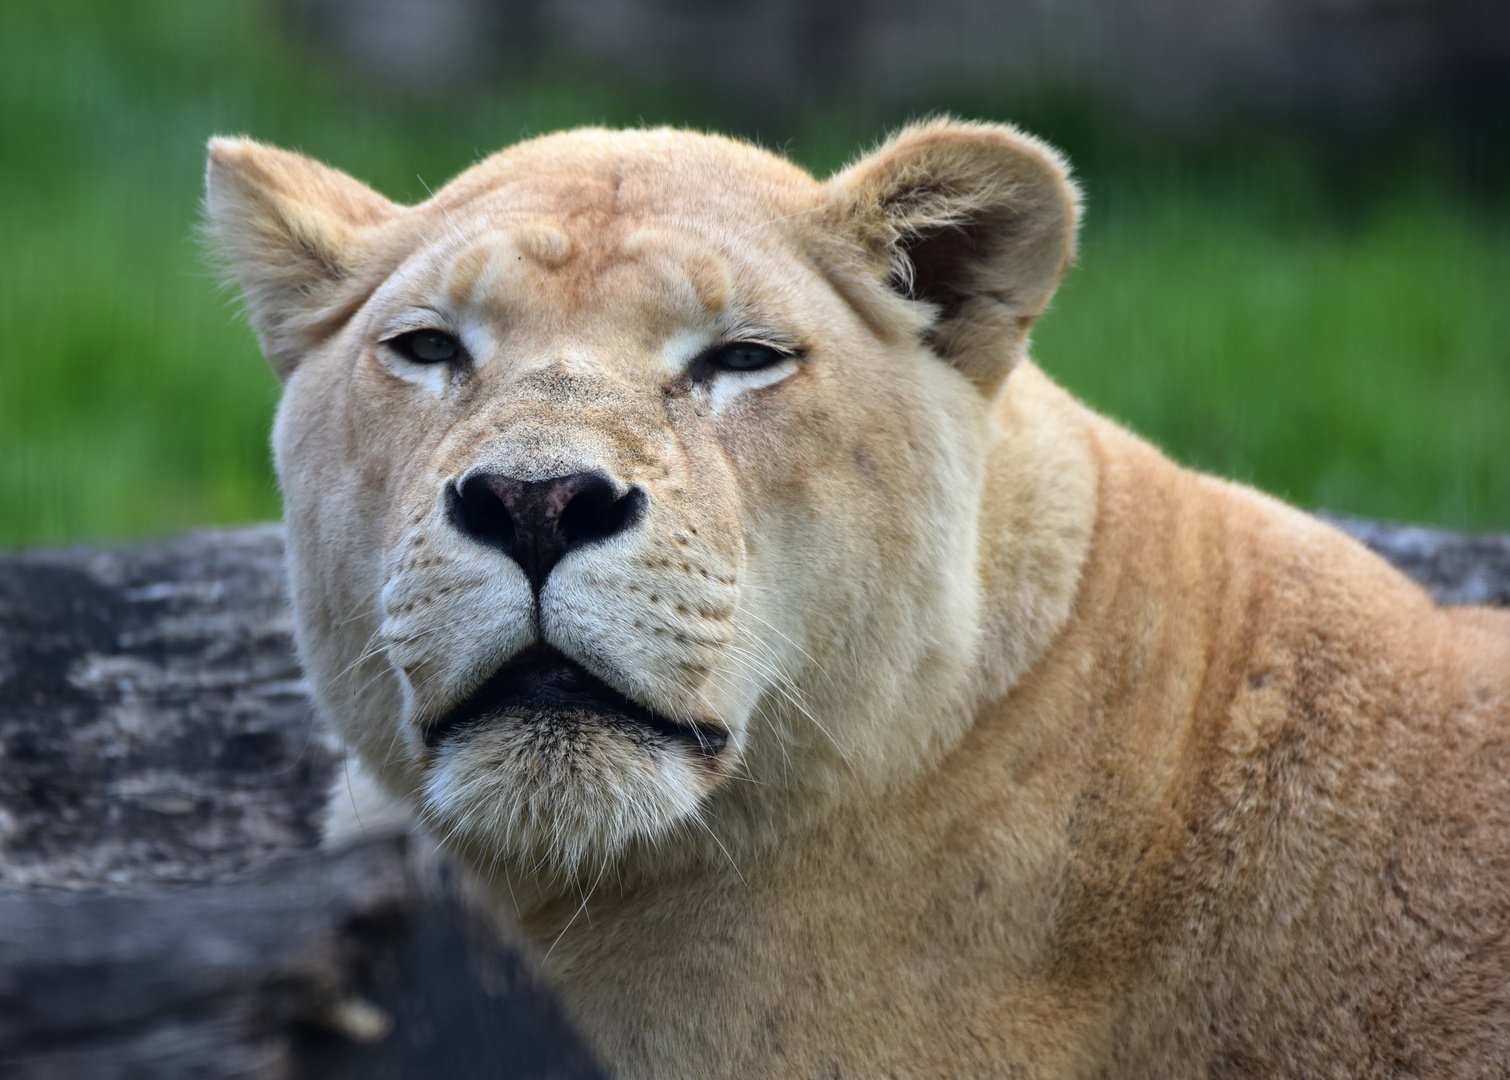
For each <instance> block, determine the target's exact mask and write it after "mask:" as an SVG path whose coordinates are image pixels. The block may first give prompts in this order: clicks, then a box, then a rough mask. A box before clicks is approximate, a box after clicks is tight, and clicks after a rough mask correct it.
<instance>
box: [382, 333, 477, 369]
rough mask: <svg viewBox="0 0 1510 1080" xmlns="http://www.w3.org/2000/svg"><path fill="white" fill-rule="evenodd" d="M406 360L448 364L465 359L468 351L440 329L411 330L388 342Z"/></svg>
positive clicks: (417, 362)
mask: <svg viewBox="0 0 1510 1080" xmlns="http://www.w3.org/2000/svg"><path fill="white" fill-rule="evenodd" d="M388 345H389V347H390V348H392V349H393V351H394V352H396V353H398V354H399V355H400V356H402V357H403V358H404V359H405V360H410V361H413V362H414V363H416V364H448V363H454V362H456V361H460V360H465V359H466V355H467V354H466V352H465V350H463V349H462V347H461V342H459V341H457V340H456V339H455V338H454V337H452V336H451V335H450V334H446V333H442V332H441V331H439V330H411V331H410V332H409V333H407V334H400V335H399V336H398V337H396V338H393V339H391V340H390V341H389V342H388Z"/></svg>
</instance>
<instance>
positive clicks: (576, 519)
mask: <svg viewBox="0 0 1510 1080" xmlns="http://www.w3.org/2000/svg"><path fill="white" fill-rule="evenodd" d="M446 507H447V511H448V513H449V515H450V518H451V524H452V525H454V526H455V527H456V529H457V531H458V532H460V533H461V534H462V535H464V536H466V537H469V538H470V539H472V540H475V541H477V542H478V543H481V544H486V545H487V546H489V547H493V548H497V549H498V550H500V551H502V552H503V553H504V554H506V555H508V556H509V557H510V558H512V559H513V560H514V561H515V562H516V563H518V564H519V566H520V568H521V569H523V570H524V572H525V575H526V576H527V577H528V578H529V580H530V583H531V584H532V585H534V587H535V589H536V590H539V589H540V588H541V587H542V586H543V585H544V584H545V579H546V577H547V575H549V574H550V572H551V569H552V568H553V567H554V566H555V565H556V563H558V562H560V561H561V558H562V557H563V556H564V555H565V554H566V553H567V552H568V551H571V550H572V549H573V548H577V547H581V546H582V545H584V544H589V543H592V542H593V541H595V540H606V539H607V538H608V537H610V536H613V535H614V534H615V533H618V532H620V531H621V530H623V529H627V528H628V527H629V526H630V525H632V524H634V522H635V521H636V520H638V518H639V517H640V515H641V513H642V512H643V511H644V508H645V493H644V490H643V489H641V488H630V489H629V490H628V491H627V492H625V494H624V495H622V496H620V495H619V494H618V493H617V490H616V489H615V487H614V483H613V481H612V480H610V479H609V478H608V477H606V476H604V475H603V474H602V473H595V472H582V473H572V474H571V475H569V476H555V477H551V478H549V479H546V480H519V479H517V478H515V477H512V476H501V475H499V474H497V473H479V474H477V475H475V476H471V477H468V478H467V479H466V480H463V481H462V482H461V483H459V484H453V485H452V486H451V487H449V488H447V489H446Z"/></svg>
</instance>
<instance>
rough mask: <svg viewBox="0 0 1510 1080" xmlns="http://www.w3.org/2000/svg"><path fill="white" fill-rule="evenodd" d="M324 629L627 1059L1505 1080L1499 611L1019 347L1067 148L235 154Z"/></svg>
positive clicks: (440, 803) (414, 797)
mask: <svg viewBox="0 0 1510 1080" xmlns="http://www.w3.org/2000/svg"><path fill="white" fill-rule="evenodd" d="M208 211H209V217H210V222H211V228H212V230H213V232H214V234H215V236H216V237H217V238H218V241H219V244H220V245H221V247H222V249H223V251H224V252H225V254H226V256H227V257H228V260H229V263H230V266H231V268H232V270H233V272H234V275H235V277H236V280H237V281H238V282H239V283H240V286H241V289H242V292H243V293H244V295H245V297H246V301H247V305H248V308H249V310H250V314H251V319H252V322H253V324H254V325H255V327H256V330H257V333H258V334H259V336H260V339H261V342H262V345H263V348H264V350H265V351H266V354H267V356H268V358H269V360H270V361H271V362H272V364H273V365H274V366H275V368H276V369H277V371H278V373H279V375H280V376H281V377H282V378H283V379H284V380H285V382H286V392H285V393H284V396H283V402H282V406H281V408H280V411H279V413H278V419H277V424H276V430H275V434H274V443H275V447H276V456H277V466H278V472H279V476H280V477H281V480H282V484H283V491H284V495H285V499H286V505H287V517H288V545H289V561H290V571H291V575H292V583H293V596H294V604H295V610H296V612H297V623H298V638H299V643H300V648H301V650H302V653H303V657H304V660H305V663H306V665H307V667H308V670H309V673H310V675H311V677H312V679H313V683H314V687H315V693H316V696H317V698H318V703H319V706H320V708H321V710H322V711H323V713H324V714H325V715H326V716H327V717H329V718H330V720H331V721H332V722H333V723H334V724H335V725H336V727H337V728H338V729H339V731H340V732H341V734H342V736H343V737H344V738H345V740H346V742H347V745H348V746H349V747H350V749H351V752H352V754H353V757H354V765H353V769H354V773H355V775H354V776H353V777H352V779H351V781H350V784H349V786H348V783H347V782H346V781H344V780H343V781H341V782H339V783H338V784H337V787H336V792H335V795H336V798H335V804H334V817H333V821H332V826H331V834H332V837H333V838H337V839H338V838H340V837H341V836H343V835H349V834H351V833H355V832H357V831H359V830H362V829H371V828H373V827H375V823H376V822H377V821H378V819H379V818H382V817H391V814H392V808H394V807H401V808H408V810H409V811H410V812H412V813H414V814H416V815H417V816H418V818H419V819H421V820H422V821H423V822H424V823H425V826H426V827H427V829H428V831H429V833H430V834H431V835H434V836H435V837H438V838H439V840H440V842H441V843H443V844H444V846H445V847H446V848H448V849H449V850H450V851H452V852H453V853H455V854H456V855H457V856H459V857H460V858H462V859H463V860H464V861H466V862H467V863H469V864H471V865H472V866H474V867H475V868H476V869H477V870H478V871H479V873H480V875H481V877H482V878H484V879H485V880H486V881H487V882H489V883H491V889H492V890H493V893H494V894H495V895H496V896H497V902H498V904H499V906H500V908H501V909H502V910H505V911H507V912H509V913H511V914H512V915H514V916H517V918H518V919H519V920H520V921H521V922H522V923H523V925H524V926H525V927H526V928H527V929H528V930H529V931H530V932H531V933H532V934H533V935H534V937H535V938H536V939H537V940H538V941H539V942H540V943H541V945H542V947H543V949H545V950H549V952H548V959H547V965H548V970H549V972H550V974H551V976H552V977H553V978H554V981H555V983H556V985H557V986H558V987H559V989H560V992H561V994H562V996H563V997H564V999H565V1001H566V1003H567V1005H568V1007H569V1008H570V1010H571V1011H572V1012H573V1014H574V1015H575V1017H576V1019H577V1020H578V1021H579V1022H580V1024H581V1025H582V1027H583V1028H584V1030H585V1031H586V1032H587V1033H588V1034H589V1036H590V1037H591V1038H592V1039H593V1040H594V1041H595V1043H596V1046H597V1047H598V1049H599V1051H600V1053H601V1054H602V1056H603V1057H604V1059H605V1060H606V1062H607V1063H608V1064H609V1065H610V1066H611V1067H612V1068H613V1069H614V1070H615V1071H616V1072H617V1073H618V1074H619V1075H620V1076H624V1077H662V1078H664V1077H698V1078H705V1077H753V1076H774V1077H791V1076H812V1077H838V1076H845V1077H882V1076H889V1077H919V1078H923V1077H953V1076H961V1077H963V1076H979V1077H987V1076H991V1077H1001V1076H1021V1077H1029V1076H1031V1077H1071V1076H1075V1077H1111V1076H1117V1077H1134V1076H1136V1077H1174V1076H1203V1077H1204V1076H1222V1077H1239V1076H1254V1077H1260V1076H1264V1077H1267V1076H1281V1075H1283V1076H1339V1077H1340V1076H1348V1077H1355V1076H1454V1077H1462V1076H1504V1075H1506V1073H1507V1071H1510V938H1507V932H1510V893H1507V889H1510V614H1506V613H1503V612H1495V611H1489V610H1441V609H1438V608H1436V607H1434V606H1433V604H1432V603H1431V602H1430V600H1429V599H1428V598H1427V597H1426V596H1425V595H1424V594H1423V593H1422V592H1421V590H1420V589H1418V588H1416V587H1415V586H1414V585H1412V584H1411V583H1410V582H1408V581H1407V580H1405V579H1404V578H1403V577H1401V576H1400V575H1399V574H1397V573H1395V572H1394V571H1393V570H1391V569H1390V568H1389V567H1388V566H1386V565H1385V564H1384V563H1383V562H1381V561H1380V560H1379V559H1377V558H1375V557H1374V556H1373V555H1371V554H1370V553H1369V552H1367V551H1366V550H1364V549H1363V548H1362V547H1360V546H1359V545H1357V544H1355V543H1353V542H1352V541H1350V540H1348V539H1347V538H1345V537H1344V536H1342V535H1341V534H1339V533H1338V532H1336V531H1334V530H1332V529H1331V528H1328V527H1327V526H1325V525H1322V524H1320V523H1318V522H1317V521H1315V520H1313V519H1312V518H1310V517H1307V516H1306V515H1304V514H1302V513H1300V512H1298V511H1296V510H1293V509H1291V508H1289V507H1287V506H1284V505H1282V504H1280V503H1278V502H1276V501H1274V500H1272V499H1270V498H1267V497H1265V496H1263V495H1260V494H1258V493H1256V492H1254V491H1251V490H1249V489H1247V488H1243V487H1239V486H1235V485H1233V484H1229V483H1224V482H1222V481H1220V480H1215V479H1212V478H1210V477H1206V476H1201V475H1197V474H1195V473H1192V472H1187V471H1186V470H1184V469H1181V468H1179V467H1177V466H1175V465H1173V464H1172V463H1170V462H1169V461H1168V460H1166V459H1165V458H1163V457H1161V456H1160V455H1159V453H1158V452H1157V451H1155V450H1154V449H1152V448H1151V447H1149V446H1148V445H1147V444H1146V443H1143V442H1141V441H1139V440H1138V439H1137V438H1135V437H1134V436H1132V435H1130V434H1128V433H1126V432H1125V431H1123V430H1121V429H1120V428H1118V427H1117V426H1116V425H1114V424H1112V423H1110V422H1109V421H1107V420H1105V419H1103V418H1101V417H1099V416H1097V415H1095V414H1094V413H1092V412H1090V411H1089V410H1088V409H1086V408H1084V407H1082V406H1081V405H1079V404H1077V403H1076V402H1075V401H1073V400H1072V399H1071V398H1070V397H1069V396H1067V395H1066V394H1065V393H1064V392H1062V391H1061V390H1059V389H1058V388H1057V387H1055V385H1054V384H1053V383H1051V382H1050V381H1049V380H1048V379H1047V378H1046V377H1045V376H1044V375H1043V374H1042V373H1040V372H1039V371H1038V369H1036V368H1035V367H1033V366H1032V365H1031V364H1030V363H1029V362H1028V361H1027V359H1026V358H1025V353H1026V348H1027V340H1028V332H1029V329H1030V327H1031V326H1032V324H1033V321H1034V319H1036V318H1037V317H1038V315H1039V314H1040V313H1042V311H1043V310H1044V307H1045V305H1046V304H1047V303H1048V301H1049V297H1050V295H1051V294H1052V293H1053V291H1054V288H1055V285H1056V284H1057V282H1058V281H1059V278H1060V276H1061V275H1062V274H1063V273H1064V272H1065V269H1066V268H1067V267H1068V266H1069V264H1070V261H1071V257H1072V255H1073V251H1074V241H1075V226H1076V216H1077V197H1076V191H1075V188H1074V186H1073V184H1072V183H1071V182H1070V180H1069V179H1068V176H1067V172H1066V168H1065V165H1064V163H1063V162H1062V161H1061V159H1060V158H1059V156H1058V155H1057V154H1056V153H1055V152H1054V151H1053V150H1052V149H1050V148H1049V147H1047V146H1045V145H1044V144H1043V143H1041V142H1038V141H1036V140H1034V139H1032V138H1030V137H1028V136H1026V135H1024V134H1022V133H1020V132H1018V131H1016V130H1013V129H1012V128H1008V127H1001V126H995V125H986V124H966V123H955V122H948V121H939V122H932V123H927V124H922V125H918V126H914V127H910V128H908V129H906V130H904V131H902V132H901V133H900V134H898V135H897V136H896V137H894V138H893V139H891V140H890V141H889V142H887V143H886V144H885V145H883V146H882V147H881V148H880V149H879V150H877V151H876V152H875V153H873V154H871V155H870V156H868V157H865V158H863V159H862V160H860V161H858V162H857V163H856V164H854V165H853V166H851V167H850V168H848V169H846V170H844V171H843V172H841V173H839V174H838V175H836V176H834V177H832V178H831V179H829V180H827V181H826V182H818V181H816V180H814V179H813V178H812V177H811V176H809V175H808V174H807V173H805V172H803V171H802V170H801V169H799V168H797V167H795V166H794V165H792V164H790V163H788V162H787V161H784V160H782V159H780V158H778V157H775V156H773V155H771V154H768V153H765V152H763V151H761V150H759V149H756V148H754V147H751V146H748V145H745V144H743V143H740V142H735V141H731V140H728V139H723V138H717V137H713V136H708V135H700V134H692V133H688V132H681V131H669V130H655V131H603V130H581V131H573V132H569V133H565V134H557V135H550V136H547V137H544V138H539V139H535V140H533V141H530V142H526V143H523V144H521V145H518V146H514V147H512V148H510V149H508V150H505V151H503V152H501V153H499V154H496V155H495V156H493V157H490V158H488V159H486V160H485V161H482V162H481V163H479V164H478V165H476V166H474V167H473V168H471V169H468V170H467V171H466V172H465V173H463V174H462V175H461V176H459V177H457V178H456V179H455V180H453V181H452V182H451V183H450V184H449V185H448V186H446V187H445V188H444V189H443V190H441V191H440V192H439V193H437V194H436V195H435V196H434V197H433V198H432V199H430V200H429V201H427V202H424V203H422V204H420V205H418V206H413V207H401V206H397V205H395V204H393V203H391V202H389V201H388V200H386V199H384V198H383V197H382V196H380V195H378V194H376V193H375V192H373V191H371V190H369V189H368V188H366V187H364V186H362V185H361V184H359V183H357V182H356V181H355V180H352V179H351V178H350V177H348V176H346V175H344V174H342V173H339V172H336V171H334V170H331V169H329V168H326V167H324V166H322V165H319V164H316V163H315V162H313V161H310V160H308V159H306V158H303V157H300V156H297V155H295V154H290V153H285V152H283V151H280V150H275V149H272V148H270V147H267V146H263V145H259V144H258V143H255V142H251V141H247V140H241V139H217V140H215V141H214V142H212V143H211V144H210V164H209V181H208Z"/></svg>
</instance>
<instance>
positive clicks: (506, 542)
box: [446, 476, 515, 551]
mask: <svg viewBox="0 0 1510 1080" xmlns="http://www.w3.org/2000/svg"><path fill="white" fill-rule="evenodd" d="M490 480H491V478H490V477H488V476H474V477H472V478H471V479H469V480H467V481H465V482H463V483H462V484H461V485H460V486H459V487H458V486H452V487H451V488H450V490H448V491H447V492H446V502H447V509H448V511H449V512H450V515H451V524H453V525H454V526H456V528H457V529H458V530H460V531H461V532H462V533H463V534H465V535H467V536H469V537H471V538H472V539H473V540H476V541H478V542H479V543H483V544H487V545H488V546H489V547H496V548H499V549H501V550H503V551H510V550H511V549H512V548H513V546H514V540H515V529H514V516H513V515H512V514H511V513H509V508H508V505H507V504H506V503H505V502H504V501H503V498H502V497H501V496H500V494H499V492H498V491H497V490H496V489H495V487H494V485H493V484H492V483H490Z"/></svg>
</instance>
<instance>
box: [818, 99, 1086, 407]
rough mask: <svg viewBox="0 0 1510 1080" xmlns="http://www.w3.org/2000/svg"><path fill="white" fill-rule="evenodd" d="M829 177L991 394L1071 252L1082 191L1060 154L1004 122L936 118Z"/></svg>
mask: <svg viewBox="0 0 1510 1080" xmlns="http://www.w3.org/2000/svg"><path fill="white" fill-rule="evenodd" d="M829 185H830V188H831V191H832V197H833V198H834V200H835V202H836V204H837V205H838V206H839V207H840V208H841V215H840V216H841V220H842V223H843V224H842V227H843V228H844V229H846V230H847V231H848V232H849V233H850V235H851V237H852V238H853V239H854V240H857V241H858V242H859V243H860V245H861V246H862V248H864V249H865V250H867V251H868V252H870V253H871V254H872V256H873V258H874V261H875V264H876V266H877V268H878V270H879V271H880V272H881V273H882V274H883V275H884V276H885V277H886V278H887V279H888V280H889V281H890V283H891V285H892V287H893V288H894V289H895V290H896V291H897V292H899V293H901V294H902V295H903V296H905V297H906V298H907V299H909V300H913V301H919V302H921V303H924V304H927V305H929V306H930V307H931V308H932V313H931V318H930V320H929V327H930V329H929V332H928V336H929V339H930V342H931V344H932V345H933V347H934V349H935V351H937V352H938V353H939V355H940V356H942V357H944V358H945V359H947V360H949V361H950V362H952V363H954V364H955V365H956V366H957V367H959V368H960V370H961V371H963V372H964V373H965V374H966V376H967V377H969V378H970V379H971V380H972V381H974V382H975V383H976V384H977V385H978V386H980V387H981V389H982V390H983V391H985V392H988V393H990V392H994V390H995V388H996V387H997V386H999V385H1000V384H1001V382H1002V381H1003V380H1004V379H1005V377H1006V375H1007V373H1008V372H1009V371H1010V370H1011V368H1012V366H1013V365H1014V364H1015V363H1016V361H1017V360H1018V359H1019V358H1020V357H1021V355H1022V352H1023V348H1024V344H1025V340H1026V336H1027V331H1028V329H1029V327H1031V325H1032V323H1033V321H1034V320H1035V319H1036V318H1037V317H1038V315H1039V314H1040V313H1041V312H1042V311H1043V309H1044V308H1045V307H1046V306H1047V305H1048V302H1049V298H1050V297H1051V296H1052V295H1053V293H1054V290H1055V288H1056V287H1057V286H1058V283H1059V280H1060V278H1061V277H1063V275H1064V273H1065V271H1066V270H1067V269H1068V268H1069V267H1070V265H1071V264H1072V263H1073V261H1074V255H1075V233H1076V227H1077V224H1078V220H1079V215H1080V193H1079V190H1078V188H1077V187H1076V186H1075V183H1074V181H1073V180H1072V179H1071V178H1070V172H1069V167H1068V165H1067V164H1066V163H1065V160H1064V158H1063V156H1062V155H1060V154H1059V152H1058V151H1056V150H1055V149H1054V148H1053V147H1051V146H1049V145H1048V144H1047V143H1044V142H1042V141H1041V140H1039V139H1036V138H1034V137H1032V136H1031V135H1027V134H1025V133H1023V132H1021V131H1018V130H1017V129H1016V128H1014V127H1010V126H1008V125H1005V124H985V123H973V122H962V121H957V120H951V119H948V118H944V119H936V120H930V121H927V122H924V123H919V124H914V125H912V126H910V127H907V128H904V129H903V130H902V131H900V132H898V133H897V134H896V135H894V136H893V137H892V138H890V139H889V140H887V141H886V142H885V143H884V144H882V146H880V147H879V148H878V149H877V150H876V151H875V152H874V153H872V154H870V155H868V156H867V157H865V158H862V159H861V160H860V161H857V162H856V163H855V164H853V165H851V166H850V167H849V168H847V169H845V170H844V171H843V172H841V173H840V174H838V175H837V176H835V177H834V178H833V179H832V180H831V181H829Z"/></svg>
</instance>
